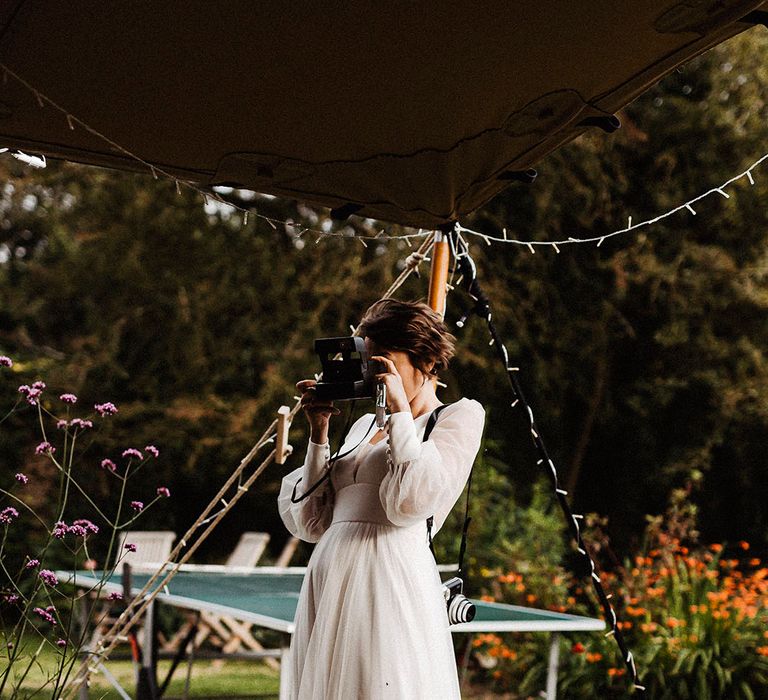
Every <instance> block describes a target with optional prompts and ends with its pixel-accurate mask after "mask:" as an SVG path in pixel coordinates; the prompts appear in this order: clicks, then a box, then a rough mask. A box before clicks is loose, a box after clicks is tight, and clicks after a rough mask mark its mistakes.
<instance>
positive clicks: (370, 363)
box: [315, 336, 387, 401]
mask: <svg viewBox="0 0 768 700" xmlns="http://www.w3.org/2000/svg"><path fill="white" fill-rule="evenodd" d="M315 353H317V355H319V357H320V363H321V364H322V366H323V380H322V381H320V382H318V383H317V385H316V386H315V391H316V392H317V393H316V396H317V399H318V400H319V401H351V400H352V399H375V398H376V396H377V382H376V375H377V374H379V373H381V372H386V371H387V368H386V365H384V363H383V362H381V361H380V360H369V359H368V353H367V351H366V349H365V340H364V339H363V338H360V337H359V336H345V337H342V338H317V339H316V340H315Z"/></svg>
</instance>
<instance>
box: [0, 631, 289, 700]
mask: <svg viewBox="0 0 768 700" xmlns="http://www.w3.org/2000/svg"><path fill="white" fill-rule="evenodd" d="M32 641H33V640H32V639H31V638H30V639H29V647H28V648H29V649H30V652H33V651H34V649H35V646H36V645H35V646H33V644H32ZM121 651H122V650H121ZM57 658H58V657H57V655H56V654H55V652H54V651H53V650H52V649H49V650H46V651H43V652H41V654H40V657H39V660H40V663H39V665H38V664H36V665H34V666H33V667H32V669H31V670H30V672H29V674H28V675H27V677H26V678H25V680H24V684H23V686H22V689H21V692H19V693H18V694H17V695H16V697H17V698H19V699H20V700H22V699H26V698H45V697H51V696H52V695H53V684H52V683H49V684H48V685H47V686H45V687H42V686H43V684H44V683H45V680H46V679H47V678H49V677H50V676H51V675H52V674H53V673H55V669H56V663H57ZM19 666H20V668H19V669H14V670H15V671H16V673H18V674H19V675H21V673H23V668H25V667H26V663H25V664H24V665H23V667H21V665H19ZM170 666H171V661H170V660H166V659H161V660H160V661H158V673H157V676H158V681H159V682H160V683H162V682H163V680H164V679H165V676H166V674H167V672H168V669H169V668H170ZM106 667H107V669H108V670H109V672H110V673H111V674H112V675H113V676H114V677H115V678H116V679H117V681H118V683H120V685H121V686H122V687H123V688H124V689H125V690H126V691H127V692H128V694H129V695H130V696H131V697H133V696H134V695H135V690H136V680H135V678H136V675H135V674H136V672H135V669H134V667H133V664H132V662H131V661H128V660H125V661H123V660H119V661H108V662H107V664H106ZM186 675H187V664H186V663H181V664H179V666H178V667H177V668H176V671H175V672H174V674H173V679H172V680H171V683H170V685H169V686H168V689H167V690H166V692H165V695H164V697H165V698H170V697H182V696H183V694H184V686H185V681H186ZM91 678H92V680H91V687H90V694H89V695H90V698H92V700H101V699H102V698H103V699H104V700H120V697H121V696H120V694H119V693H118V692H117V691H116V690H114V688H112V686H111V685H110V684H109V682H108V681H107V679H106V678H105V677H104V675H103V674H102V673H98V674H95V675H93V676H92V677H91ZM11 680H12V679H11ZM9 682H10V681H9ZM11 686H12V684H11ZM279 687H280V676H279V672H278V671H274V670H272V669H271V668H269V667H268V666H266V665H265V664H263V663H261V662H259V661H250V660H224V659H213V660H210V659H205V660H199V661H195V662H194V664H193V667H192V675H191V678H190V689H189V697H193V698H200V697H211V696H221V697H226V698H230V699H231V698H240V697H264V698H276V697H277V695H278V691H279ZM10 697H11V691H10V689H9V688H8V684H6V689H5V691H4V692H3V694H2V695H0V698H3V699H5V698H10Z"/></svg>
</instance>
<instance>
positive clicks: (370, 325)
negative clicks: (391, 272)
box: [360, 298, 456, 375]
mask: <svg viewBox="0 0 768 700" xmlns="http://www.w3.org/2000/svg"><path fill="white" fill-rule="evenodd" d="M360 335H361V336H363V337H367V338H370V339H371V340H372V341H373V342H374V343H376V345H377V346H378V347H379V348H380V349H381V350H394V351H398V350H399V351H402V352H406V353H408V357H409V359H410V361H411V364H412V365H413V366H414V367H416V368H417V369H419V370H421V371H422V372H424V373H425V374H432V375H436V374H437V373H438V372H440V371H441V370H444V369H445V368H446V367H448V362H449V361H450V359H451V358H452V357H453V355H454V353H455V351H456V348H455V342H456V338H455V336H453V335H452V334H451V333H450V332H449V331H448V326H446V325H445V323H444V322H443V319H442V317H441V316H440V314H439V313H437V311H435V310H434V309H433V308H432V307H430V306H429V305H428V304H425V303H424V302H422V301H399V300H398V299H391V298H385V299H380V300H379V301H377V302H375V303H374V304H371V306H370V307H369V308H368V310H367V311H366V312H365V316H364V317H363V320H362V322H361V323H360ZM430 362H434V363H435V364H434V367H433V368H432V370H431V371H430V370H428V369H427V367H428V365H429V363H430Z"/></svg>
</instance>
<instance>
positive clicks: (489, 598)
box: [480, 595, 494, 603]
mask: <svg viewBox="0 0 768 700" xmlns="http://www.w3.org/2000/svg"><path fill="white" fill-rule="evenodd" d="M480 600H484V601H486V602H487V603H493V601H494V597H493V596H492V595H481V596H480Z"/></svg>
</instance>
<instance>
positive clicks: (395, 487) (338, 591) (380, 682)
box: [278, 299, 485, 700]
mask: <svg viewBox="0 0 768 700" xmlns="http://www.w3.org/2000/svg"><path fill="white" fill-rule="evenodd" d="M361 335H362V336H363V337H364V338H365V344H366V348H367V350H368V353H369V357H372V358H373V359H378V360H380V361H382V362H383V363H384V364H385V365H386V372H383V373H381V374H378V375H376V376H377V378H378V379H379V380H381V381H383V382H384V383H385V384H386V387H387V407H388V409H389V412H390V415H389V416H388V421H387V423H386V425H385V427H384V428H383V429H381V430H379V429H377V428H376V426H375V424H374V423H373V416H374V414H373V413H368V414H366V415H364V416H362V417H361V418H359V419H358V420H357V422H355V424H354V425H353V426H352V428H351V429H350V431H349V434H348V435H347V437H346V440H345V443H344V445H343V446H342V448H341V450H340V451H339V454H344V453H345V452H346V451H347V450H350V449H352V448H353V447H354V446H355V445H358V443H360V444H359V446H358V447H357V448H356V449H354V450H353V451H351V452H350V453H349V454H348V455H346V456H344V457H342V458H340V459H338V460H337V461H336V462H335V463H334V464H333V466H332V469H331V476H330V478H329V479H327V480H326V481H325V482H323V485H322V486H320V487H318V488H317V489H316V490H315V491H313V492H312V493H311V495H310V496H308V497H307V498H306V499H304V500H302V501H299V502H297V503H293V502H292V501H291V494H292V493H293V490H294V487H295V486H296V484H297V482H298V487H297V497H298V495H301V494H304V492H305V491H306V490H308V489H309V488H310V487H311V486H312V485H313V484H315V483H316V482H317V480H318V479H320V478H321V477H322V475H323V474H324V473H325V471H326V469H327V468H328V464H329V459H330V457H331V454H330V446H329V444H328V422H329V419H330V416H331V415H336V414H338V413H339V409H338V408H335V407H334V406H333V405H332V404H330V403H321V402H319V401H317V400H315V396H314V393H315V392H314V385H315V383H316V382H315V381H314V380H311V379H307V380H304V381H301V382H299V383H298V384H297V385H296V386H297V389H298V390H299V391H300V392H301V393H302V398H301V402H302V407H303V410H304V412H305V414H306V416H307V419H308V421H309V425H310V438H309V445H308V448H307V455H306V459H305V461H304V464H303V465H302V466H301V467H299V468H298V469H296V470H295V471H293V472H291V473H290V474H288V475H287V476H286V477H285V478H284V479H283V482H282V486H281V489H280V495H279V497H278V506H279V510H280V515H281V517H282V519H283V522H284V523H285V526H286V527H287V528H288V530H289V531H290V532H292V533H293V534H294V535H295V536H296V537H299V538H301V539H303V540H306V541H308V542H317V545H316V547H315V549H314V551H313V552H312V556H311V557H310V560H309V565H308V567H307V574H306V577H305V579H304V582H303V584H302V588H301V593H300V595H299V601H298V608H297V611H296V618H295V632H294V635H293V638H292V640H291V647H290V652H289V655H288V658H287V659H285V660H284V664H285V666H284V668H283V673H285V674H287V680H288V684H289V687H290V697H292V698H298V700H320V699H322V698H327V699H331V698H333V699H334V700H337V699H341V700H346V699H347V698H349V699H350V700H357V699H361V700H363V699H364V700H378V699H379V698H393V699H395V698H396V699H397V700H403V699H405V698H413V699H415V700H427V699H431V698H435V699H437V698H439V699H440V700H448V699H450V698H459V697H460V694H459V682H458V674H457V671H456V662H455V658H454V654H453V644H452V640H451V633H450V630H449V626H448V617H447V613H446V604H445V599H444V597H443V595H442V584H441V580H440V576H439V574H438V571H437V568H436V565H435V559H434V557H433V556H432V552H431V551H430V549H429V543H428V538H427V526H426V519H427V518H428V517H429V516H431V515H434V524H433V529H432V532H433V534H434V533H435V532H437V531H438V530H439V529H440V527H441V526H442V525H443V523H444V521H445V519H446V517H447V515H448V513H449V512H450V510H451V508H452V507H453V505H454V504H455V503H456V501H457V500H458V498H459V496H460V495H461V492H462V491H463V489H464V485H465V483H466V480H467V478H468V476H469V471H470V469H471V467H472V463H473V461H474V459H475V456H476V454H477V451H478V449H479V447H480V440H481V437H482V432H483V424H484V422H485V411H484V409H483V407H482V405H481V404H480V403H478V402H477V401H475V400H473V399H467V398H463V399H460V400H459V401H457V402H455V403H453V404H451V405H449V406H446V407H445V409H443V410H442V411H441V413H440V416H439V418H438V420H437V423H436V425H435V427H434V429H433V430H432V433H431V435H430V436H429V439H428V440H427V441H426V442H422V436H423V434H424V428H425V427H426V423H427V420H428V418H429V415H430V413H431V412H432V410H433V409H434V408H436V407H437V406H440V405H441V402H440V400H439V399H438V398H437V396H436V395H435V387H434V384H433V382H432V381H430V380H431V379H432V378H434V377H436V375H437V373H438V372H439V371H440V370H442V369H445V368H446V367H447V365H448V361H449V360H450V358H451V357H452V355H453V353H454V345H453V341H454V340H455V338H454V337H453V336H452V335H451V334H450V333H448V330H447V328H446V326H445V324H444V323H443V321H442V319H441V318H440V316H439V315H438V314H437V313H436V312H435V311H433V310H432V309H431V308H430V307H429V306H427V305H426V304H424V303H421V302H401V301H397V300H395V299H383V300H381V301H379V302H376V303H375V304H373V305H372V306H371V307H370V308H369V309H368V311H367V312H366V315H365V317H364V319H363V322H362V326H361Z"/></svg>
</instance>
